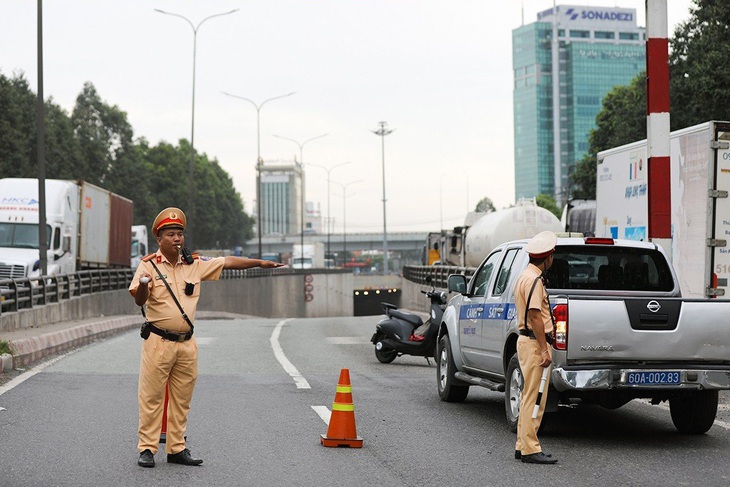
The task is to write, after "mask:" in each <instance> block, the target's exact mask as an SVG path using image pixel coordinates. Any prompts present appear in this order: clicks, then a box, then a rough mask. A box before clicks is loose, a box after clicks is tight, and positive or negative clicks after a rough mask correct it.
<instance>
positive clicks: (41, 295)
mask: <svg viewBox="0 0 730 487" xmlns="http://www.w3.org/2000/svg"><path fill="white" fill-rule="evenodd" d="M134 272H135V269H92V270H85V271H79V272H74V273H73V274H58V275H53V276H42V277H41V276H36V277H30V278H28V277H25V278H20V279H0V314H2V313H12V312H17V311H19V310H22V309H33V308H37V307H39V306H43V305H46V304H50V303H58V302H61V301H64V300H68V299H71V298H74V297H77V296H82V295H86V294H92V293H97V292H103V291H116V290H120V289H127V288H128V287H129V283H130V282H132V277H134ZM325 273H326V274H332V273H352V270H350V269H291V268H279V269H259V268H252V269H245V270H234V269H224V270H223V272H222V274H221V279H247V278H256V277H266V276H275V275H292V274H301V275H306V274H325Z"/></svg>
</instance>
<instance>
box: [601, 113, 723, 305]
mask: <svg viewBox="0 0 730 487" xmlns="http://www.w3.org/2000/svg"><path fill="white" fill-rule="evenodd" d="M728 141H730V123H729V122H716V121H712V122H706V123H703V124H700V125H696V126H694V127H689V128H686V129H682V130H678V131H675V132H672V133H671V136H670V161H671V162H670V167H671V212H672V215H671V222H672V235H671V249H668V250H669V254H670V260H671V262H672V265H673V266H674V268H675V270H676V272H677V277H678V279H679V283H680V286H681V289H682V295H683V296H685V297H696V298H704V297H722V296H724V297H725V298H728V297H730V296H728V293H727V288H728V279H730V247H728V245H727V240H728V237H729V236H730V198H728V190H730V143H729V142H728ZM597 171H598V172H597V174H596V232H595V233H596V236H599V237H611V238H621V239H628V240H647V239H648V219H649V215H648V195H647V182H648V181H647V176H648V167H647V150H646V140H642V141H639V142H634V143H632V144H628V145H624V146H621V147H617V148H614V149H609V150H606V151H603V152H599V153H598V169H597Z"/></svg>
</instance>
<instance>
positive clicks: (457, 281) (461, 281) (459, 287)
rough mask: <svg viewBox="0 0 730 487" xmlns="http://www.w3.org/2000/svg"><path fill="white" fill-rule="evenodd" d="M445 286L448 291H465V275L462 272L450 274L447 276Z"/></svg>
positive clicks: (461, 292)
mask: <svg viewBox="0 0 730 487" xmlns="http://www.w3.org/2000/svg"><path fill="white" fill-rule="evenodd" d="M447 287H448V289H449V292H455V293H459V294H465V293H466V276H465V275H463V274H452V275H450V276H449V280H448V281H447Z"/></svg>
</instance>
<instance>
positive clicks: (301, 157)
mask: <svg viewBox="0 0 730 487" xmlns="http://www.w3.org/2000/svg"><path fill="white" fill-rule="evenodd" d="M327 135H329V134H322V135H318V136H316V137H312V138H311V139H307V140H305V141H304V142H299V141H298V140H294V139H290V138H288V137H282V136H281V135H276V134H274V137H276V138H278V139H283V140H288V141H289V142H294V143H295V144H297V145H298V146H299V164H301V165H302V198H301V199H302V205H301V206H302V207H301V209H300V211H301V217H300V218H301V220H302V221H301V231H302V232H301V252H302V262H304V220H305V218H304V215H305V210H304V205H305V200H304V146H305V145H307V142H311V141H313V140H316V139H321V138H322V137H325V136H327ZM293 258H294V256H293V255H292V259H293Z"/></svg>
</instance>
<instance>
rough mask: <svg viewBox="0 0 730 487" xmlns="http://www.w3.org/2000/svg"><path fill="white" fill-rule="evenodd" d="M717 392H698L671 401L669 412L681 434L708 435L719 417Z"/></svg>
mask: <svg viewBox="0 0 730 487" xmlns="http://www.w3.org/2000/svg"><path fill="white" fill-rule="evenodd" d="M717 398H718V394H717V391H697V392H694V393H692V394H690V395H686V396H680V397H674V398H672V399H670V400H669V412H670V413H671V414H672V422H673V423H674V427H675V428H677V431H679V432H680V433H686V434H692V435H701V434H703V433H706V432H707V430H709V429H710V427H712V423H714V422H715V416H717Z"/></svg>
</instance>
